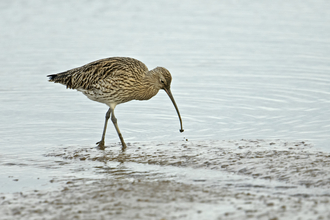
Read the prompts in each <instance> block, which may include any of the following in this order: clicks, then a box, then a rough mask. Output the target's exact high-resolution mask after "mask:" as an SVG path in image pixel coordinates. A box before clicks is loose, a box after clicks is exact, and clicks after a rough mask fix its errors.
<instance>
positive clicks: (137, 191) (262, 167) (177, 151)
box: [0, 140, 330, 220]
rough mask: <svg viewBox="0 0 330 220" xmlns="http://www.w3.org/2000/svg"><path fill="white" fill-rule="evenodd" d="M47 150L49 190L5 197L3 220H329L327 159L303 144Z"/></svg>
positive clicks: (247, 142) (189, 144) (231, 143)
mask: <svg viewBox="0 0 330 220" xmlns="http://www.w3.org/2000/svg"><path fill="white" fill-rule="evenodd" d="M120 149H121V147H120V145H119V144H113V145H111V146H108V147H107V148H106V149H105V150H104V151H100V150H98V149H96V148H95V147H83V146H67V147H62V148H58V149H54V150H52V151H51V152H48V153H46V154H45V155H44V156H45V158H49V159H50V160H51V159H54V158H55V159H58V160H62V161H63V163H62V166H68V165H70V164H75V163H79V164H86V166H82V167H81V168H80V169H76V170H75V171H74V172H75V174H78V173H84V172H87V170H91V171H92V173H93V174H94V175H93V176H91V175H85V176H83V175H80V176H79V177H78V176H75V175H69V176H68V175H58V176H56V177H53V178H52V180H51V181H53V182H56V183H57V184H58V186H57V187H54V188H53V189H50V190H38V189H35V190H33V191H26V192H20V193H14V194H8V193H7V194H1V197H0V202H1V206H0V212H1V213H2V215H1V216H0V219H164V220H165V219H250V218H252V219H273V220H275V219H329V218H330V209H329V206H330V203H329V201H330V190H329V186H330V166H329V165H330V154H329V153H326V152H322V151H319V150H318V149H316V148H314V147H313V145H312V144H310V143H308V142H304V141H292V142H289V141H282V140H271V141H266V140H239V141H179V142H152V143H150V142H148V143H130V144H129V146H128V149H127V150H126V151H125V152H122V151H121V150H120Z"/></svg>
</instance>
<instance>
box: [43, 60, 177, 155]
mask: <svg viewBox="0 0 330 220" xmlns="http://www.w3.org/2000/svg"><path fill="white" fill-rule="evenodd" d="M47 77H49V81H50V82H55V83H61V84H63V85H66V87H67V88H70V89H76V90H78V91H80V92H82V93H83V94H84V95H86V96H87V97H88V98H89V99H91V100H93V101H97V102H101V103H104V104H106V105H107V106H109V109H108V111H107V113H106V114H105V123H104V128H103V133H102V138H101V140H100V141H99V142H97V143H96V144H97V145H98V147H99V148H100V149H104V139H105V133H106V130H107V124H108V120H109V118H110V116H111V121H112V123H113V125H114V126H115V129H116V131H117V134H118V136H119V139H120V141H121V144H122V150H125V149H126V144H125V141H124V138H123V136H122V134H121V132H120V130H119V127H118V124H117V119H116V117H115V114H114V110H115V107H116V106H117V105H118V104H121V103H125V102H128V101H131V100H148V99H150V98H152V97H153V96H155V95H156V94H157V93H158V91H159V90H160V89H163V90H165V92H166V93H167V95H168V96H169V97H170V99H171V101H172V103H173V105H174V107H175V109H176V111H177V113H178V117H179V120H180V126H181V128H180V132H183V127H182V119H181V116H180V112H179V109H178V107H177V105H176V103H175V100H174V98H173V95H172V93H171V89H170V87H171V81H172V76H171V74H170V72H169V71H168V70H167V69H165V68H164V67H156V68H155V69H152V70H148V68H147V66H146V65H145V64H144V63H142V62H141V61H139V60H136V59H133V58H128V57H111V58H105V59H101V60H97V61H94V62H91V63H88V64H86V65H84V66H81V67H78V68H74V69H71V70H68V71H65V72H62V73H58V74H51V75H48V76H47Z"/></svg>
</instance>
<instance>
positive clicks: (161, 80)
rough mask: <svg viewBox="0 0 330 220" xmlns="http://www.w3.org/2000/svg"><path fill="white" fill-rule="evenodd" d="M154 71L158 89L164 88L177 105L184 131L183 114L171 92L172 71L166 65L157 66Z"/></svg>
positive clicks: (181, 130) (176, 108)
mask: <svg viewBox="0 0 330 220" xmlns="http://www.w3.org/2000/svg"><path fill="white" fill-rule="evenodd" d="M152 71H153V72H154V76H156V83H155V86H156V87H157V88H158V89H164V90H165V92H166V93H167V95H168V96H169V97H170V99H171V101H172V103H173V105H174V107H175V110H176V112H177V113H178V117H179V120H180V125H181V129H180V132H183V127H182V119H181V115H180V112H179V109H178V107H177V105H176V103H175V100H174V97H173V95H172V92H171V82H172V76H171V73H170V71H168V70H167V69H165V68H164V67H156V68H155V69H153V70H152Z"/></svg>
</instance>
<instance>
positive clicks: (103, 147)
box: [96, 140, 105, 150]
mask: <svg viewBox="0 0 330 220" xmlns="http://www.w3.org/2000/svg"><path fill="white" fill-rule="evenodd" d="M96 144H97V147H98V148H99V149H100V150H104V149H105V146H104V140H101V141H99V142H97V143H96Z"/></svg>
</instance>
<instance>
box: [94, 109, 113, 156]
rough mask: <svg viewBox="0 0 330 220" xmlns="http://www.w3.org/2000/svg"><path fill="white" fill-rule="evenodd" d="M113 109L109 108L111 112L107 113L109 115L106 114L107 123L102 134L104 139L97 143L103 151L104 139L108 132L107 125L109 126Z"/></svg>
mask: <svg viewBox="0 0 330 220" xmlns="http://www.w3.org/2000/svg"><path fill="white" fill-rule="evenodd" d="M111 111H112V110H111V108H109V110H108V111H107V113H106V114H105V122H104V128H103V134H102V139H101V140H100V141H99V142H97V143H96V144H97V145H98V147H99V148H100V149H101V150H104V138H105V132H106V130H107V125H108V120H109V118H110V114H111Z"/></svg>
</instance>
